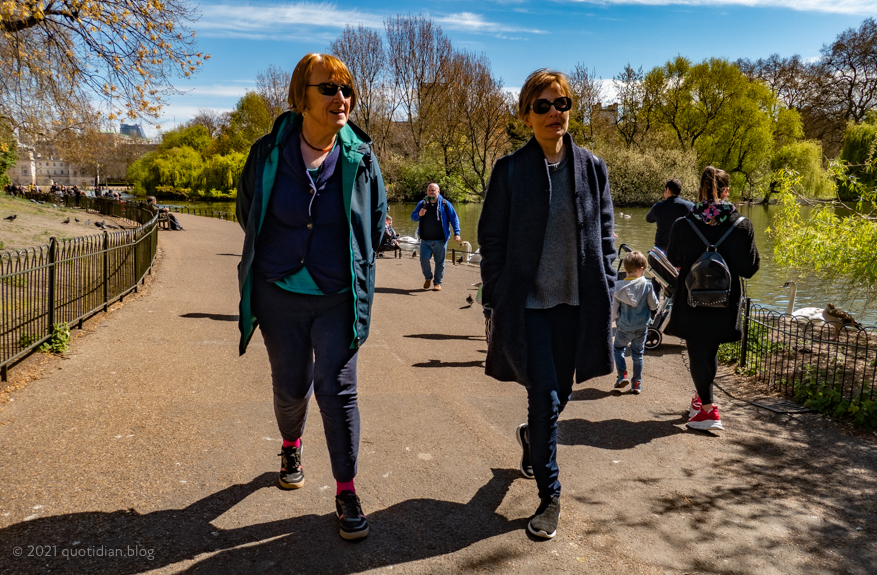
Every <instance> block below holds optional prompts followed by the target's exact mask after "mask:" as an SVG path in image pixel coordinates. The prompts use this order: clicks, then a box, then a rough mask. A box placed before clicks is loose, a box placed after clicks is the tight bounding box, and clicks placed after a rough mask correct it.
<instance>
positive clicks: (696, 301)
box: [685, 217, 746, 307]
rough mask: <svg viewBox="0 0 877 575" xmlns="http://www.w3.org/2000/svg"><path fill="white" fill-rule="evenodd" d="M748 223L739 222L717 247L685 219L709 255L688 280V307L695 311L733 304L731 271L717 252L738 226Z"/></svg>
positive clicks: (697, 263) (701, 259)
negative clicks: (698, 308)
mask: <svg viewBox="0 0 877 575" xmlns="http://www.w3.org/2000/svg"><path fill="white" fill-rule="evenodd" d="M745 219H746V218H743V217H740V218H738V219H737V221H735V222H734V224H733V225H732V226H731V227H730V229H728V231H727V232H725V235H723V236H722V237H721V238H719V241H717V242H716V243H715V244H710V243H709V242H708V241H707V239H706V238H705V237H703V234H702V233H700V230H699V229H697V226H696V225H694V222H692V221H691V220H689V219H688V218H686V219H685V221H686V222H688V225H690V226H691V229H693V230H694V233H696V234H697V236H698V237H699V238H700V240H701V241H702V242H703V243H704V244H706V251H705V252H703V253H702V254H701V255H700V257H699V258H697V260H696V261H695V262H694V263H693V264H692V265H691V270H689V272H688V275H687V276H685V287H686V288H688V305H690V306H691V307H728V304H729V303H730V302H731V270H729V269H728V264H726V263H725V258H723V257H722V254H720V253H719V252H718V251H716V248H718V247H719V244H721V243H722V242H723V241H725V238H727V237H728V236H729V235H731V232H733V231H734V228H736V227H737V224H739V223H740V222H742V221H743V220H745Z"/></svg>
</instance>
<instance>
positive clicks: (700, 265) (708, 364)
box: [666, 166, 761, 430]
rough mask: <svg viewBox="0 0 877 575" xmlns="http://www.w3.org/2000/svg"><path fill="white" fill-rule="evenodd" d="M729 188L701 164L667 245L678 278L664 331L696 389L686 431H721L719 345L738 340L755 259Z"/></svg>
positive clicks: (750, 234) (747, 225) (720, 174)
mask: <svg viewBox="0 0 877 575" xmlns="http://www.w3.org/2000/svg"><path fill="white" fill-rule="evenodd" d="M729 185H730V177H729V176H728V174H727V173H726V172H724V171H723V170H719V169H717V168H714V167H713V166H707V167H706V168H705V169H704V171H703V174H702V175H701V177H700V190H699V191H698V194H697V196H698V197H697V202H698V203H697V204H695V206H694V207H693V208H692V209H691V212H689V213H688V215H686V216H685V217H682V218H679V219H678V220H676V222H675V223H674V224H673V228H672V230H671V231H670V245H669V246H668V247H667V258H668V259H669V260H670V261H671V262H672V263H673V265H675V266H677V267H678V268H679V280H678V284H677V286H676V296H675V297H674V298H673V312H672V313H671V315H670V323H669V324H668V326H667V330H666V332H667V333H669V334H671V335H675V336H676V337H680V338H682V339H684V340H685V344H686V345H687V347H688V362H689V368H690V370H691V379H692V380H694V386H695V388H696V393H695V395H694V397H693V398H692V399H691V406H690V408H689V420H688V424H687V425H688V427H690V428H692V429H701V430H714V429H724V428H723V427H722V420H721V418H720V417H719V408H718V406H716V405H714V404H713V381H714V380H715V378H716V372H717V371H718V352H719V344H722V343H727V342H732V341H738V340H739V339H740V338H741V337H742V333H743V329H742V328H743V325H742V313H741V305H742V297H743V296H742V290H741V284H740V278H751V277H752V276H753V275H755V272H757V271H758V267H759V264H760V261H761V260H760V257H759V255H758V248H757V247H756V246H755V232H754V230H753V228H752V223H751V222H750V221H749V220H748V219H746V218H744V217H743V216H742V215H740V213H739V212H737V208H736V207H735V206H734V204H732V203H731V202H728V201H727V200H726V198H727V197H728V192H729ZM716 254H718V257H717V256H716Z"/></svg>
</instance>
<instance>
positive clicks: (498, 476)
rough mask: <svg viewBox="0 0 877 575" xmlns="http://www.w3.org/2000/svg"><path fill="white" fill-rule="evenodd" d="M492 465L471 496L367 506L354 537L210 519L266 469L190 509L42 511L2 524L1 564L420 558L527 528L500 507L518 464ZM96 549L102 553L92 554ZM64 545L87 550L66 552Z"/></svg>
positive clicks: (289, 525) (82, 567)
mask: <svg viewBox="0 0 877 575" xmlns="http://www.w3.org/2000/svg"><path fill="white" fill-rule="evenodd" d="M492 472H493V477H492V478H491V479H490V481H488V482H487V483H486V484H485V485H484V486H483V487H481V488H480V489H479V490H478V492H477V493H476V494H475V495H474V496H473V497H472V499H471V500H470V501H469V502H468V503H456V502H451V501H438V500H435V499H411V500H408V501H403V502H401V503H397V504H396V505H393V506H391V507H388V508H386V509H381V510H378V511H374V512H372V513H368V512H369V510H368V509H366V512H367V513H368V517H369V523H370V526H371V535H369V537H368V538H367V539H365V540H362V541H360V542H356V543H351V542H347V541H344V540H343V539H341V537H340V536H339V535H338V525H337V520H336V519H335V516H334V513H332V514H326V515H320V516H318V515H304V516H300V517H291V518H289V519H284V520H280V521H269V522H266V523H261V524H257V525H249V526H245V527H239V528H235V529H228V530H225V529H220V528H217V527H215V526H213V525H212V524H211V523H210V522H211V521H213V520H215V519H216V518H217V517H219V516H220V515H222V514H223V513H225V512H226V511H228V510H229V509H231V508H232V507H234V506H235V505H237V504H238V503H240V502H241V501H243V500H244V499H245V498H246V497H248V496H249V495H251V494H253V493H254V492H256V491H257V490H259V489H262V488H273V487H274V486H275V481H276V478H277V474H276V473H264V474H262V475H260V476H258V477H256V478H255V479H253V480H252V481H251V482H249V483H247V484H244V485H233V486H231V487H228V488H226V489H223V490H222V491H219V492H217V493H214V494H212V495H210V496H208V497H205V498H204V499H202V500H200V501H197V502H195V503H193V504H192V505H190V506H188V507H186V508H184V509H168V510H162V511H155V512H153V513H147V514H145V515H141V514H139V513H137V511H135V510H133V509H128V510H119V511H113V512H110V513H101V512H85V513H71V514H68V515H59V516H55V517H41V518H38V519H34V520H32V521H27V522H21V523H17V524H15V525H11V526H10V527H7V528H6V529H3V530H0V548H2V549H4V550H7V551H8V552H9V556H8V557H7V558H4V561H3V562H4V564H5V566H4V569H3V571H4V572H6V569H7V568H10V567H11V568H12V570H11V571H10V572H14V573H34V572H45V571H49V570H51V572H52V573H77V574H79V573H89V574H96V575H104V574H105V575H111V574H112V575H117V574H118V575H124V574H133V573H138V572H141V571H147V570H151V569H158V568H160V567H163V566H166V565H171V564H174V563H177V562H179V561H183V560H187V559H188V560H190V559H193V558H195V557H197V556H198V555H200V554H203V553H211V552H216V551H218V552H219V553H218V554H216V555H214V556H212V557H209V558H207V559H205V560H203V561H201V562H199V563H197V564H196V565H194V566H192V567H191V568H190V569H189V570H188V571H186V573H248V574H249V573H254V572H261V571H262V570H263V569H266V568H267V567H270V566H274V565H276V566H278V567H280V571H281V572H295V573H333V574H335V573H337V574H343V573H354V572H359V571H361V570H363V569H369V568H374V567H380V566H385V565H394V564H398V563H406V562H410V561H417V560H420V559H426V558H429V557H435V556H439V555H446V554H449V553H453V552H455V551H458V550H460V549H463V548H465V547H468V546H470V545H472V544H474V543H477V542H479V541H482V540H484V539H488V538H490V537H494V536H496V535H501V534H503V533H507V532H509V531H514V530H517V529H523V528H524V527H525V525H526V519H520V520H511V521H510V520H508V519H506V518H505V517H503V516H501V515H499V514H498V513H497V512H496V510H497V508H498V507H499V505H500V504H501V503H502V501H503V499H504V497H505V495H506V493H507V492H508V490H509V487H510V486H511V484H512V482H513V481H514V480H515V479H517V478H519V477H520V472H518V470H516V469H493V470H492ZM289 496H290V497H294V496H295V494H294V493H290V494H289ZM266 539H267V540H268V541H266ZM74 542H77V543H76V544H75V545H74ZM29 545H42V546H57V555H53V556H48V557H46V556H44V557H28V546H29ZM241 545H246V546H245V547H240V546H241ZM14 547H21V548H22V549H23V556H22V557H18V558H15V557H13V556H12V551H11V550H12V549H13V548H14ZM98 549H103V552H102V556H99V557H96V556H94V554H95V553H96V552H97V550H98ZM89 550H91V556H88V553H89ZM117 550H118V551H117ZM129 550H130V551H129ZM64 551H66V552H67V554H69V553H70V552H78V553H82V554H83V556H76V557H72V558H68V557H64V556H62V553H63V552H64ZM129 553H131V554H132V555H129ZM138 554H139V555H140V556H138ZM513 554H514V552H512V551H511V550H510V551H509V552H508V553H507V554H503V555H502V556H495V557H492V558H491V561H493V562H495V563H496V564H502V563H503V562H505V561H506V560H507V559H508V557H510V556H512V555H513ZM150 556H151V557H152V559H151V560H150V559H149V557H150ZM10 561H14V563H10Z"/></svg>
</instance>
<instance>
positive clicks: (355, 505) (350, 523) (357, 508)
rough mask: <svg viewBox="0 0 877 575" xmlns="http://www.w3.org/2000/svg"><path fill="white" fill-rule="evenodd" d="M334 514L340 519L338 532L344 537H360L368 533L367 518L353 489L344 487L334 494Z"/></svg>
mask: <svg viewBox="0 0 877 575" xmlns="http://www.w3.org/2000/svg"><path fill="white" fill-rule="evenodd" d="M335 515H337V516H338V519H340V520H341V529H340V531H339V533H340V534H341V537H343V538H344V539H362V538H363V537H365V536H366V535H368V520H367V519H366V518H365V515H363V513H362V506H361V505H360V504H359V497H357V496H356V493H354V492H353V491H350V490H349V489H345V490H344V491H342V492H341V493H339V494H338V495H336V496H335Z"/></svg>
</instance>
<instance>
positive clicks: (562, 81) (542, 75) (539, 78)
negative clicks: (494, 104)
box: [518, 68, 572, 120]
mask: <svg viewBox="0 0 877 575" xmlns="http://www.w3.org/2000/svg"><path fill="white" fill-rule="evenodd" d="M552 84H557V85H558V86H560V91H561V92H563V95H564V96H566V97H568V98H572V88H571V87H570V85H569V80H567V78H566V74H564V73H563V72H556V71H554V70H549V69H548V68H540V69H538V70H536V71H535V72H533V73H532V74H530V75H529V76H527V81H526V82H524V86H523V87H522V88H521V94H520V95H519V96H518V117H519V118H521V119H522V120H523V119H524V115H526V113H527V112H528V111H529V110H530V106H532V105H533V102H535V101H536V98H538V97H539V94H541V93H542V91H543V90H545V89H546V88H549V87H550V86H551V85H552Z"/></svg>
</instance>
